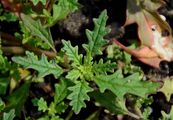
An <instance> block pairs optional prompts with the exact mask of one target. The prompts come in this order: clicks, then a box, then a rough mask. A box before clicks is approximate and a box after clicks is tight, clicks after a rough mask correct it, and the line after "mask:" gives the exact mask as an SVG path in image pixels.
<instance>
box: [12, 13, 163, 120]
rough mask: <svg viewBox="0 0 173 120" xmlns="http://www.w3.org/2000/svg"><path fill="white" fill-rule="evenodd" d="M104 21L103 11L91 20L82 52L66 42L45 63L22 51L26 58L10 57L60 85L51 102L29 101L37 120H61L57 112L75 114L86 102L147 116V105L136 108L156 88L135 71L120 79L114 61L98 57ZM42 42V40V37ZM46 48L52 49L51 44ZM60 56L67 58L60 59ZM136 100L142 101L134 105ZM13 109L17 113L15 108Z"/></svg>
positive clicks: (102, 44)
mask: <svg viewBox="0 0 173 120" xmlns="http://www.w3.org/2000/svg"><path fill="white" fill-rule="evenodd" d="M22 19H23V22H24V26H26V27H29V25H30V24H31V23H30V22H32V26H33V27H34V26H36V25H39V26H40V23H39V24H36V23H37V22H34V21H35V20H33V19H32V20H31V21H27V23H26V21H25V20H26V19H28V17H25V16H23V17H22ZM29 19H31V18H29ZM107 19H108V16H107V12H106V10H104V11H103V12H102V13H101V14H100V16H99V18H97V19H94V25H95V27H94V30H93V31H90V30H86V36H87V38H88V42H87V43H86V44H83V45H82V46H83V49H84V50H85V53H79V48H78V46H75V47H74V46H72V45H71V42H70V41H69V40H68V41H67V40H62V44H63V48H62V49H61V51H60V52H61V55H60V56H58V55H57V57H56V58H55V59H52V60H48V58H47V56H45V55H44V54H42V56H37V55H35V54H34V53H32V52H29V51H27V52H26V56H15V57H12V61H13V62H15V63H17V64H19V65H20V66H21V67H22V68H25V69H33V70H35V71H37V72H38V74H37V75H38V77H39V78H44V77H45V76H47V75H50V74H52V75H54V77H55V79H57V81H60V83H56V84H55V95H54V100H53V101H52V102H51V103H47V102H46V100H45V99H44V98H43V97H41V98H35V99H33V104H34V105H35V106H38V110H39V111H42V112H43V113H44V114H43V116H41V117H40V119H51V120H53V119H54V118H56V119H57V120H59V119H62V118H61V113H63V112H65V111H66V109H67V108H68V107H70V106H71V107H72V111H73V112H74V113H75V114H79V113H80V111H81V110H82V108H87V105H86V101H90V102H96V103H99V105H100V106H102V107H105V108H106V109H107V110H108V111H110V112H111V113H112V114H125V115H129V116H131V117H134V118H136V119H140V118H147V117H148V116H149V114H150V112H148V107H149V106H147V107H146V108H144V109H145V110H144V112H143V111H140V108H141V106H142V104H143V103H144V102H145V100H146V99H148V98H147V96H148V95H149V94H151V93H155V92H156V91H157V88H158V87H159V86H160V85H159V84H158V83H154V82H150V81H143V80H142V76H143V74H141V72H139V71H136V72H134V73H130V71H129V72H128V74H126V76H124V73H123V69H122V68H119V67H118V65H117V62H116V61H114V60H112V59H106V58H104V57H102V54H103V47H105V46H109V44H108V42H107V40H105V39H104V36H105V35H107V34H108V33H109V31H110V30H109V29H108V28H106V21H107ZM37 28H38V29H39V27H34V29H35V30H36V29H37ZM45 29H47V28H45ZM37 31H39V30H37ZM31 32H32V31H31ZM42 32H43V33H44V35H46V36H47V35H48V36H49V38H51V34H50V32H49V31H47V30H44V29H42V30H41V31H40V32H39V33H40V34H41V33H42ZM32 34H33V33H32ZM38 37H39V36H38ZM44 39H45V40H46V38H44V37H43V40H44ZM46 42H49V41H46ZM50 47H51V48H53V47H52V45H51V44H50ZM64 56H66V57H67V59H64ZM96 57H97V58H96ZM63 64H68V65H63ZM65 66H66V67H65ZM30 81H31V79H30ZM25 86H27V87H24V88H21V89H26V88H28V89H29V87H28V84H25ZM93 86H95V87H93ZM25 91H26V90H25ZM16 94H19V93H16ZM22 95H23V94H21V96H22ZM14 96H15V95H11V99H12V98H13V99H14ZM129 96H130V98H134V101H135V102H136V104H135V105H136V108H137V109H136V112H135V113H133V112H131V111H129V110H128V109H127V106H126V105H125V101H126V100H127V99H128V98H129ZM26 97H27V96H25V98H26ZM21 98H22V97H21ZM91 98H92V99H91ZM9 99H10V97H9ZM67 100H69V102H67ZM139 100H140V101H142V102H138V101H139ZM65 101H66V102H65ZM9 102H13V101H9ZM18 102H19V101H18ZM137 103H138V104H137ZM14 106H15V105H13V106H11V107H9V108H13V107H14ZM14 109H15V111H16V110H17V108H15V107H14ZM20 109H21V108H20ZM147 113H148V114H147ZM69 114H71V113H69ZM93 114H94V113H93ZM28 117H29V116H28Z"/></svg>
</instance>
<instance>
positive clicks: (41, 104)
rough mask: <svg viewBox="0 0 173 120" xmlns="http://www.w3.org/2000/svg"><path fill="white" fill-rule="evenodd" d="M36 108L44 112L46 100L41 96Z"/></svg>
mask: <svg viewBox="0 0 173 120" xmlns="http://www.w3.org/2000/svg"><path fill="white" fill-rule="evenodd" d="M37 106H38V110H39V111H43V112H45V111H46V110H47V109H48V107H47V102H46V101H45V100H44V99H43V98H42V97H41V98H40V99H39V100H38V102H37Z"/></svg>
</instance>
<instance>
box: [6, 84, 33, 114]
mask: <svg viewBox="0 0 173 120" xmlns="http://www.w3.org/2000/svg"><path fill="white" fill-rule="evenodd" d="M29 86H30V83H24V84H23V85H22V86H21V87H20V88H18V89H17V90H16V91H14V92H13V93H12V94H10V95H9V96H7V97H6V100H7V106H6V108H5V111H7V110H10V109H15V113H16V115H17V116H20V113H21V109H22V107H23V105H24V103H25V101H26V99H27V97H28V92H29Z"/></svg>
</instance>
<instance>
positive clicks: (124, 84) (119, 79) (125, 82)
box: [95, 70, 160, 100]
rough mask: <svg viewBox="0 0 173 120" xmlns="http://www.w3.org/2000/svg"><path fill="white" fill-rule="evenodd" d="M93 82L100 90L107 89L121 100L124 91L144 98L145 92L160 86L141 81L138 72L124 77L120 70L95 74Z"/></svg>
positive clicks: (152, 91)
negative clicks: (106, 73)
mask: <svg viewBox="0 0 173 120" xmlns="http://www.w3.org/2000/svg"><path fill="white" fill-rule="evenodd" d="M95 82H96V84H97V85H98V86H99V89H100V91H101V92H104V91H105V90H106V89H108V90H110V91H112V92H113V93H114V94H115V95H116V96H117V97H118V98H119V99H121V100H122V99H123V97H124V95H125V94H126V93H131V94H133V95H137V96H140V97H143V98H144V97H146V95H147V94H149V93H154V92H156V89H157V88H158V87H159V86H160V85H159V83H153V82H149V81H141V76H140V75H139V74H138V73H134V74H132V75H130V76H128V77H126V78H124V77H123V75H122V72H121V70H118V71H116V72H115V73H114V74H112V75H106V76H105V75H99V76H96V78H95Z"/></svg>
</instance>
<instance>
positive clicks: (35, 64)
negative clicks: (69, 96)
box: [12, 51, 63, 78]
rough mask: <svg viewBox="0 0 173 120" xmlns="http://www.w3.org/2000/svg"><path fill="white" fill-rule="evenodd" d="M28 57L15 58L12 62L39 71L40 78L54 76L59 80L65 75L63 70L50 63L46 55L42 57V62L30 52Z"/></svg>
mask: <svg viewBox="0 0 173 120" xmlns="http://www.w3.org/2000/svg"><path fill="white" fill-rule="evenodd" d="M26 55H27V56H26V58H24V57H13V58H12V60H13V61H14V62H16V63H18V64H20V65H23V66H24V67H25V68H32V69H35V70H37V71H38V72H39V75H38V76H39V77H44V76H46V75H49V74H53V75H54V76H55V78H57V77H59V76H60V75H61V74H62V73H63V70H62V68H61V67H60V66H58V65H57V64H56V63H54V62H53V61H49V62H48V60H47V57H46V56H45V55H42V56H41V59H40V60H38V58H37V56H36V55H34V54H33V53H30V52H28V51H27V52H26Z"/></svg>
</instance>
